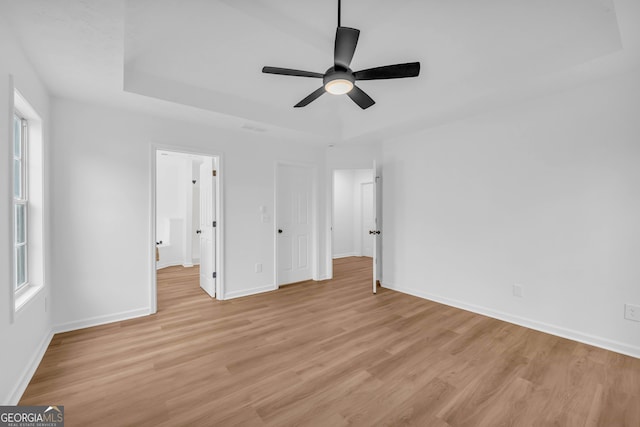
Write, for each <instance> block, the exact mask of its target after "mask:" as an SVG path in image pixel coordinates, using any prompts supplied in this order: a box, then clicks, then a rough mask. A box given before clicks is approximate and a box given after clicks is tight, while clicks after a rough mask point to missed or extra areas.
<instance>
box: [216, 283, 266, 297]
mask: <svg viewBox="0 0 640 427" xmlns="http://www.w3.org/2000/svg"><path fill="white" fill-rule="evenodd" d="M277 290H278V287H277V286H275V285H269V286H261V287H259V288H251V289H243V290H241V291H231V292H227V293H226V294H225V296H224V297H225V298H224V299H225V300H228V299H234V298H241V297H248V296H251V295H257V294H262V293H264V292H271V291H277Z"/></svg>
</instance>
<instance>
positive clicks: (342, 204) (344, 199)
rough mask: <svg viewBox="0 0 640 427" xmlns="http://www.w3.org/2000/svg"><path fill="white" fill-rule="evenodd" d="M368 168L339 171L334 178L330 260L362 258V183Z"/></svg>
mask: <svg viewBox="0 0 640 427" xmlns="http://www.w3.org/2000/svg"><path fill="white" fill-rule="evenodd" d="M372 180H373V172H372V170H370V169H347V170H345V169H339V170H336V171H334V175H333V257H334V258H343V257H348V256H362V255H363V253H362V227H363V225H362V186H361V185H362V184H363V183H366V182H372Z"/></svg>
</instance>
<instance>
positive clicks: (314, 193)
mask: <svg viewBox="0 0 640 427" xmlns="http://www.w3.org/2000/svg"><path fill="white" fill-rule="evenodd" d="M282 166H296V167H301V168H305V169H308V170H309V171H310V172H311V280H315V281H318V280H320V278H319V269H318V266H319V265H320V250H319V248H318V236H319V229H318V225H319V224H318V207H319V204H318V182H319V181H318V166H317V165H314V164H313V163H303V162H289V161H283V160H276V161H275V163H274V166H273V169H274V173H273V177H274V183H273V187H274V192H273V287H274V289H278V288H279V287H280V282H279V277H278V265H279V264H278V241H279V239H278V194H279V193H278V192H279V191H280V189H279V188H278V178H279V171H280V167H282Z"/></svg>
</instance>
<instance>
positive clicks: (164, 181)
mask: <svg viewBox="0 0 640 427" xmlns="http://www.w3.org/2000/svg"><path fill="white" fill-rule="evenodd" d="M156 159H157V163H156V215H157V221H158V225H157V235H156V237H157V239H158V240H162V241H163V243H169V242H170V240H169V232H170V230H169V229H168V224H166V220H168V219H171V218H183V219H184V216H185V212H186V210H187V208H186V206H185V202H186V197H185V195H184V191H185V185H183V184H184V183H183V182H182V181H183V179H186V178H187V177H185V176H183V175H184V169H185V168H186V167H187V164H188V165H189V166H190V165H191V162H190V161H189V160H188V159H186V158H183V157H175V156H168V155H161V154H158V156H157V157H156ZM188 178H189V179H191V176H189V177H188ZM170 243H173V244H176V245H177V244H178V243H179V242H170Z"/></svg>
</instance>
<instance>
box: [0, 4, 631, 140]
mask: <svg viewBox="0 0 640 427" xmlns="http://www.w3.org/2000/svg"><path fill="white" fill-rule="evenodd" d="M634 3H639V2H637V0H615V1H614V0H535V1H534V0H403V1H397V0H396V1H392V0H343V8H342V9H343V14H342V24H343V25H344V26H351V27H355V28H358V29H360V30H361V34H360V40H359V43H358V48H357V50H356V53H355V56H354V59H353V62H352V68H353V69H354V70H358V69H364V68H369V67H374V66H379V65H388V64H393V63H398V62H410V61H420V62H421V64H422V70H421V75H420V76H419V77H417V78H412V79H402V80H387V81H364V82H360V83H359V86H360V87H361V88H362V89H363V90H365V91H366V92H367V93H368V94H369V95H370V96H371V97H372V98H373V99H374V100H376V102H377V103H376V105H374V106H373V107H371V108H369V109H368V110H365V111H363V110H361V109H360V108H358V107H357V106H356V105H355V104H354V103H353V102H352V101H351V100H350V99H349V98H348V97H346V96H332V95H329V94H325V95H323V96H322V97H320V98H319V99H318V100H316V101H315V102H313V103H312V104H310V105H309V106H308V107H305V108H300V109H294V108H292V107H293V105H294V104H296V103H297V102H298V101H300V100H301V99H302V98H304V97H305V96H306V95H308V94H309V93H310V92H312V91H313V90H315V89H317V88H318V87H320V86H321V81H320V80H318V79H310V78H297V77H287V76H275V75H266V74H262V73H261V68H262V66H264V65H271V66H279V67H289V68H297V69H303V70H309V71H317V72H324V71H325V70H326V69H327V68H329V67H330V66H331V65H332V55H333V52H332V51H333V42H334V40H333V39H334V36H335V27H336V21H337V17H336V13H337V12H336V6H337V2H336V1H333V0H332V1H324V2H319V1H314V0H297V1H294V0H129V1H122V0H118V1H114V0H110V1H99V0H56V1H52V0H22V1H20V2H15V1H8V0H1V2H0V7H1V8H2V9H1V10H2V11H3V14H4V13H5V11H6V15H7V16H8V18H9V19H8V20H9V22H10V23H11V25H12V26H13V28H14V30H15V31H16V33H17V34H18V36H19V38H20V40H21V42H22V44H23V47H24V49H25V51H26V52H27V55H28V56H29V58H30V60H31V61H32V63H33V64H34V65H35V66H36V68H37V69H38V70H39V72H40V73H41V77H42V78H43V80H44V81H45V83H46V84H47V85H48V86H49V87H50V89H51V91H52V93H54V94H55V95H57V96H63V97H71V98H77V99H81V100H87V101H91V102H98V103H104V104H107V105H113V106H117V107H121V108H135V109H143V110H145V111H148V112H150V113H153V114H161V115H167V116H173V117H178V118H187V117H188V118H189V119H196V120H201V121H206V122H210V123H214V124H216V125H219V126H223V127H232V128H245V129H246V128H250V129H254V130H255V129H257V130H260V131H265V132H268V133H271V134H273V135H278V136H281V135H282V136H286V137H289V138H297V139H301V140H310V141H318V142H324V143H326V142H327V141H331V142H332V143H336V142H348V141H359V140H375V139H377V138H382V137H385V136H389V135H391V134H394V135H395V134H397V133H401V132H403V131H412V130H415V129H419V128H423V127H427V126H433V125H436V124H439V123H443V122H447V121H450V120H456V119H459V118H461V117H464V116H467V115H469V114H475V113H477V112H479V111H482V110H483V109H486V108H491V107H492V106H496V105H504V104H508V103H510V102H517V100H518V99H521V98H522V97H531V96H540V95H544V94H545V93H547V92H549V91H553V90H557V89H558V85H562V86H566V85H571V84H575V82H576V81H580V80H581V79H582V80H584V79H585V78H587V77H585V69H586V68H588V69H590V70H591V69H593V70H596V69H599V68H598V66H597V64H598V63H599V62H598V61H600V62H602V60H603V58H614V57H615V54H616V53H618V54H619V53H621V52H622V46H623V45H624V46H625V51H627V56H628V51H629V50H630V49H631V48H633V49H632V51H633V58H637V57H639V56H640V55H637V52H638V49H637V47H638V46H637V43H635V42H634V43H627V40H635V39H634V38H635V37H638V34H637V30H635V28H637V27H638V26H639V25H638V24H639V23H640V20H639V19H638V18H639V16H638V15H637V13H638V7H637V6H636V5H635V4H634ZM620 8H622V9H623V10H624V11H625V13H627V15H625V16H623V15H621V14H620V11H619V10H618V9H620ZM616 12H618V14H616ZM629 14H630V15H629ZM625 19H626V21H625ZM621 34H622V36H621ZM638 38H639V39H640V37H638ZM592 74H594V75H595V74H597V73H592ZM576 75H578V76H581V77H580V78H578V79H576V78H575V77H576ZM140 95H144V96H140ZM160 100H162V101H160Z"/></svg>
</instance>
